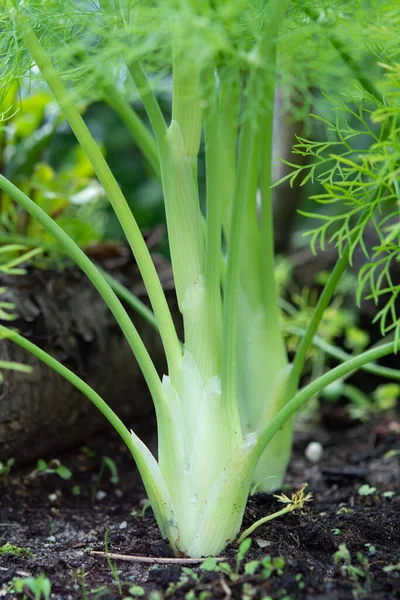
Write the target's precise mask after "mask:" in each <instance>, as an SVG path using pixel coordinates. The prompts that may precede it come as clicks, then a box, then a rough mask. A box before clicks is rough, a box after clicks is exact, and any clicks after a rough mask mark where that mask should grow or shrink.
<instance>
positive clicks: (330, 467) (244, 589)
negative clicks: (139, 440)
mask: <svg viewBox="0 0 400 600" xmlns="http://www.w3.org/2000/svg"><path fill="white" fill-rule="evenodd" d="M337 408H338V407H337V406H332V407H331V405H329V407H328V411H327V413H326V412H325V416H324V419H323V422H322V424H321V425H320V426H319V427H318V428H317V429H314V430H312V431H311V430H310V431H307V432H299V433H298V434H297V436H296V443H295V450H294V455H293V459H292V462H291V467H290V471H289V475H288V478H287V481H288V483H290V484H291V486H293V488H294V489H297V488H298V487H299V486H300V485H301V484H302V483H303V482H306V481H307V482H308V483H309V490H311V491H312V492H313V495H314V500H313V502H310V503H307V505H306V506H305V508H304V509H303V511H302V512H301V513H300V512H297V513H292V514H289V515H286V516H284V517H282V518H279V519H276V520H274V521H272V522H270V523H268V524H266V525H264V526H262V527H261V528H260V529H258V530H257V531H256V532H255V533H254V534H253V542H252V546H251V548H250V550H249V551H248V553H247V554H246V556H245V557H244V560H243V561H242V563H241V564H240V566H239V570H238V573H239V576H237V574H236V572H235V569H236V557H237V548H236V547H235V545H231V546H230V547H229V548H228V549H227V550H226V552H225V553H224V556H226V558H227V560H228V562H229V564H230V565H231V567H232V573H231V574H229V573H228V572H227V569H226V567H224V566H222V567H219V569H218V570H217V571H211V572H210V571H208V572H207V571H202V570H200V569H199V568H198V566H197V565H191V564H183V565H181V564H176V563H174V562H173V560H172V561H171V562H170V563H166V564H156V562H154V563H153V564H151V563H150V564H148V563H141V562H122V561H119V560H113V561H112V564H113V565H115V567H113V568H111V567H110V564H109V563H108V562H107V560H106V559H105V558H103V557H101V556H95V555H93V554H92V555H91V554H90V550H89V549H93V550H98V551H104V543H105V536H107V538H108V550H109V552H112V553H119V554H125V555H139V556H144V557H153V558H154V559H156V558H160V557H162V558H168V557H172V555H171V553H170V550H169V547H168V545H167V544H166V543H165V542H163V541H162V540H161V539H160V534H159V531H158V529H157V526H156V524H155V521H154V518H153V516H152V513H151V509H149V508H148V509H146V508H145V507H146V505H145V504H144V502H145V492H144V490H143V487H142V485H141V483H140V480H139V477H138V474H137V472H136V470H135V467H134V464H133V461H132V459H131V458H130V456H129V454H128V453H127V451H126V450H125V449H124V447H123V446H121V444H120V442H119V441H118V440H117V439H116V438H112V437H111V438H104V437H96V438H92V439H89V440H88V441H87V446H86V447H85V448H83V449H80V450H78V451H75V452H69V453H65V454H62V455H60V456H58V459H59V460H60V462H61V464H62V465H65V466H66V467H68V468H69V469H70V470H71V471H72V476H71V477H70V478H69V479H65V480H64V479H62V478H60V477H59V476H58V475H56V474H43V475H39V474H36V475H35V473H33V474H32V470H33V469H30V470H27V471H20V472H18V473H17V472H16V473H13V470H12V469H11V471H10V474H9V476H8V478H7V479H5V478H4V476H3V478H2V483H1V508H0V536H2V542H1V544H0V546H1V545H3V544H5V543H9V544H12V545H14V546H18V547H20V548H25V549H27V550H29V552H30V553H32V554H27V553H26V554H25V553H23V555H22V556H20V557H16V556H11V555H9V554H4V553H3V555H2V556H1V557H0V586H2V588H1V587H0V589H2V591H0V597H5V598H12V597H14V596H13V593H12V591H11V590H10V587H9V586H10V583H11V582H12V580H13V578H15V577H17V578H21V577H27V576H35V577H36V576H38V575H39V574H40V573H45V574H46V576H47V577H48V579H49V580H50V582H51V588H52V593H51V599H54V600H69V599H71V600H75V599H76V600H78V599H81V598H82V599H84V598H88V599H90V600H94V599H95V598H103V599H107V600H112V599H113V600H117V599H119V598H121V599H122V598H124V597H127V596H128V597H129V596H131V597H132V598H136V597H145V598H153V599H154V600H156V599H157V598H187V599H189V600H190V599H192V598H226V599H228V598H243V599H245V600H247V599H250V598H272V599H274V600H275V599H280V600H284V599H285V600H289V599H296V600H297V599H299V600H302V599H313V600H315V599H321V600H322V599H326V598H329V599H331V600H336V599H338V600H339V599H340V600H347V599H352V598H356V599H362V598H367V599H372V598H373V599H374V600H381V599H382V600H383V599H388V600H389V599H392V598H400V528H399V518H400V456H399V453H398V452H397V453H396V450H398V449H399V447H400V422H399V418H398V416H397V418H396V416H395V415H394V414H391V415H388V416H387V417H386V418H380V419H375V421H374V422H372V421H370V422H369V423H366V424H360V423H354V422H350V421H349V420H348V419H346V418H344V419H338V418H337V414H338V411H337ZM333 412H334V414H335V415H336V417H335V421H334V423H333V424H334V428H333V427H332V419H331V415H332V414H333ZM339 413H340V411H339ZM146 427H147V428H149V424H148V423H147V425H146ZM149 431H151V427H150V429H149ZM149 436H150V443H151V444H154V440H153V441H152V440H151V434H149ZM149 436H148V438H149ZM312 440H313V441H319V442H320V443H321V444H322V446H323V448H324V456H323V458H322V460H321V461H320V462H319V463H317V464H314V465H313V464H312V463H310V462H309V461H308V460H307V459H306V458H305V455H304V450H305V447H306V446H307V444H308V443H309V442H310V441H312ZM388 453H389V454H388ZM102 457H109V459H112V460H113V461H115V466H116V468H117V471H118V479H119V481H118V482H117V481H115V473H113V472H112V470H110V468H109V464H110V462H109V461H108V462H109V464H108V465H107V464H105V463H104V460H103V458H102ZM102 464H103V467H102ZM111 466H112V463H111ZM113 474H114V483H113V482H112V481H111V479H113V477H112V475H113ZM361 486H364V487H362V489H361V491H362V492H363V493H364V494H365V495H362V493H360V488H361ZM374 488H376V489H374ZM289 492H290V489H288V490H286V491H285V493H287V494H288V493H289ZM281 506H282V505H279V503H278V502H277V500H276V499H275V498H274V497H273V496H271V495H266V494H260V495H258V496H255V497H254V498H252V499H251V500H250V501H249V503H248V506H247V510H246V514H245V519H244V525H245V526H248V525H250V524H251V523H253V522H254V521H255V520H256V519H258V518H260V517H262V516H265V515H266V514H270V513H272V512H275V511H276V510H278V509H279V508H280V507H281ZM143 507H144V508H145V510H143ZM107 532H108V534H107ZM343 545H345V546H343ZM340 548H341V554H342V556H343V557H344V559H346V549H347V550H348V552H349V555H348V556H347V560H339V555H338V554H336V553H337V552H338V550H339V549H340ZM267 555H269V556H270V557H271V560H270V561H269V560H268V559H266V560H264V562H263V564H260V565H259V566H258V567H257V568H256V567H255V566H253V567H246V565H247V564H248V563H250V561H254V560H258V561H261V560H262V559H263V558H264V557H265V556H267ZM335 555H336V560H337V562H336V563H335ZM277 557H282V560H278V561H276V560H275V562H274V560H273V559H276V558H277ZM253 565H254V563H253ZM182 568H184V570H182ZM252 568H253V570H254V569H255V572H254V574H250V573H249V572H248V573H247V574H245V570H247V571H249V570H250V571H251V570H252ZM188 569H190V570H188ZM271 571H272V573H270V572H271ZM132 586H139V587H136V588H133V589H132ZM130 588H131V592H130V593H129V589H130ZM7 590H8V591H7ZM121 592H122V593H121ZM155 592H158V594H155ZM135 594H136V595H135ZM19 597H21V596H19ZM26 597H27V598H34V595H33V594H32V593H31V592H28V593H27V596H26Z"/></svg>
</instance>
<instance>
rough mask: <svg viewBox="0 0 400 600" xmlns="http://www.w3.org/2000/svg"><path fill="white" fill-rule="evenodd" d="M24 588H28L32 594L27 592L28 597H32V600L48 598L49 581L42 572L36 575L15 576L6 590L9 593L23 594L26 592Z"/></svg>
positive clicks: (48, 599)
mask: <svg viewBox="0 0 400 600" xmlns="http://www.w3.org/2000/svg"><path fill="white" fill-rule="evenodd" d="M26 590H29V591H30V592H31V594H33V596H32V595H31V594H29V598H34V600H50V593H51V583H50V580H49V579H47V577H46V576H45V574H44V573H41V574H40V575H39V576H38V577H22V578H17V577H16V578H14V579H13V580H12V582H11V584H10V586H9V590H8V591H9V592H10V593H11V592H14V593H16V594H23V593H26ZM25 597H26V596H24V598H25Z"/></svg>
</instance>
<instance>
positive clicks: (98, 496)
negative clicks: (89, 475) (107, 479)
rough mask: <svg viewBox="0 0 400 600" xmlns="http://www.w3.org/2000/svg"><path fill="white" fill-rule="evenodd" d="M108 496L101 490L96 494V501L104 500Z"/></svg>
mask: <svg viewBox="0 0 400 600" xmlns="http://www.w3.org/2000/svg"><path fill="white" fill-rule="evenodd" d="M106 496H107V493H106V492H104V491H103V490H99V491H98V492H97V493H96V500H104V498H105V497H106Z"/></svg>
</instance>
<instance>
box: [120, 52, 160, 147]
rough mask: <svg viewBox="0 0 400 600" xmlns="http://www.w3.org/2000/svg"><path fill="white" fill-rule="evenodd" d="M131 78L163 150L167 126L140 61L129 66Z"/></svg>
mask: <svg viewBox="0 0 400 600" xmlns="http://www.w3.org/2000/svg"><path fill="white" fill-rule="evenodd" d="M127 67H128V71H129V74H130V76H131V77H132V79H133V82H134V84H135V86H136V89H137V91H138V93H139V96H140V98H141V100H142V102H143V106H144V108H145V110H146V112H147V116H148V117H149V121H150V124H151V126H152V129H153V133H154V135H155V138H156V140H157V144H158V146H159V149H161V148H163V146H164V143H165V136H166V134H167V124H166V122H165V119H164V117H163V114H162V112H161V109H160V106H159V104H158V102H157V98H156V97H155V95H154V93H153V90H152V89H151V87H150V83H149V81H148V79H147V77H146V74H145V72H144V71H143V68H142V65H141V64H140V62H139V61H137V60H135V61H133V62H131V63H128V64H127Z"/></svg>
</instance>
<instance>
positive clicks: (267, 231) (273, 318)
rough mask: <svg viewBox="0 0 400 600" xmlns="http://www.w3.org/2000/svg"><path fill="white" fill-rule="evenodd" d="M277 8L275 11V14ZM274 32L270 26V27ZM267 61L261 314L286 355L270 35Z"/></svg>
mask: <svg viewBox="0 0 400 600" xmlns="http://www.w3.org/2000/svg"><path fill="white" fill-rule="evenodd" d="M279 15H280V12H279V11H278V15H277V16H279ZM272 32H274V28H272ZM272 35H273V36H274V33H273V34H272ZM267 56H268V57H269V63H270V65H271V67H272V69H273V71H272V73H271V74H269V76H268V77H267V83H266V90H265V91H266V93H265V98H266V99H265V102H266V106H265V107H264V115H263V119H262V125H261V127H262V132H263V135H262V139H261V153H260V158H261V161H260V192H261V222H260V227H261V282H262V292H263V299H264V308H265V315H266V319H267V322H268V330H269V331H271V332H272V331H273V332H274V334H273V338H274V350H275V348H277V347H279V352H280V353H281V354H282V353H283V354H284V355H285V356H286V351H285V344H284V340H283V336H282V334H281V333H280V327H279V310H278V295H277V290H276V281H275V248H274V223H273V202H272V190H271V186H272V159H273V128H274V101H275V88H276V84H275V83H276V73H275V70H276V60H277V48H276V41H275V40H274V39H273V38H272V40H271V41H270V48H269V51H268V52H267Z"/></svg>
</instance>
